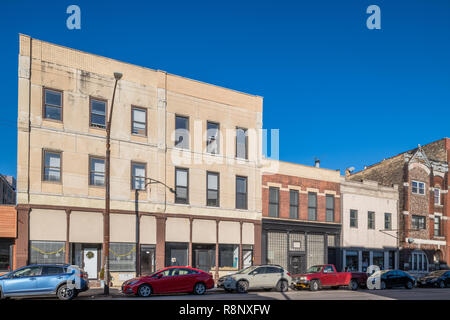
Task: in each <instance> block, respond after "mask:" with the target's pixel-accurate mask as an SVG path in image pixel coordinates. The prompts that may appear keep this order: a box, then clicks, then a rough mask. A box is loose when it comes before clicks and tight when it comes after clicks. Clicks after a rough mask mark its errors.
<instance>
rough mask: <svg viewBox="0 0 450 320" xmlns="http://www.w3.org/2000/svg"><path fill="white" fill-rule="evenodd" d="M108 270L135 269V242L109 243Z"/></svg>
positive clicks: (133, 270)
mask: <svg viewBox="0 0 450 320" xmlns="http://www.w3.org/2000/svg"><path fill="white" fill-rule="evenodd" d="M109 270H110V271H130V272H135V271H136V244H134V243H118V242H117V243H114V242H111V243H110V245H109Z"/></svg>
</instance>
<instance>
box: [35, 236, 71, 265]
mask: <svg viewBox="0 0 450 320" xmlns="http://www.w3.org/2000/svg"><path fill="white" fill-rule="evenodd" d="M65 252H66V243H65V242H63V241H60V242H56V241H30V264H55V263H64V261H65Z"/></svg>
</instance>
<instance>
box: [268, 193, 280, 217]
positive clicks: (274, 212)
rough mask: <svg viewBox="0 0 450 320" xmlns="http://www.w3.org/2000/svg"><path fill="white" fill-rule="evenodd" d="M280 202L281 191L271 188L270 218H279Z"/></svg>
mask: <svg viewBox="0 0 450 320" xmlns="http://www.w3.org/2000/svg"><path fill="white" fill-rule="evenodd" d="M279 202H280V189H279V188H274V187H270V188H269V217H274V218H278V209H279Z"/></svg>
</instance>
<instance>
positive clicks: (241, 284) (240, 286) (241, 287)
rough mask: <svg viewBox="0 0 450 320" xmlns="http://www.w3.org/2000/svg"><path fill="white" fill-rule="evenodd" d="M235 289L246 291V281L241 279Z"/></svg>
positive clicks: (241, 291)
mask: <svg viewBox="0 0 450 320" xmlns="http://www.w3.org/2000/svg"><path fill="white" fill-rule="evenodd" d="M236 291H237V292H239V293H246V292H247V291H248V282H247V281H244V280H241V281H239V282H238V283H237V285H236Z"/></svg>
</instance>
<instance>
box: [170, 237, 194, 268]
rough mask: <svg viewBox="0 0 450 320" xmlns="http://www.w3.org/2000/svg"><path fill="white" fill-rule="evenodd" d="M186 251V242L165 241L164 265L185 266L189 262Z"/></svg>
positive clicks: (187, 249) (187, 246) (187, 248)
mask: <svg viewBox="0 0 450 320" xmlns="http://www.w3.org/2000/svg"><path fill="white" fill-rule="evenodd" d="M188 251H189V244H188V243H184V242H166V267H172V266H180V267H184V266H187V265H188V264H189V259H188Z"/></svg>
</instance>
